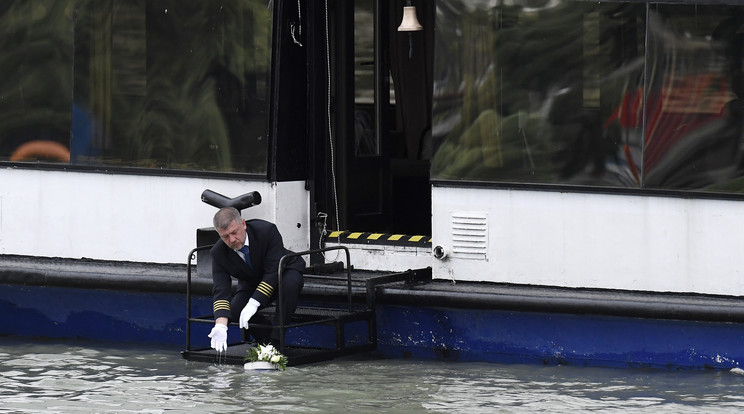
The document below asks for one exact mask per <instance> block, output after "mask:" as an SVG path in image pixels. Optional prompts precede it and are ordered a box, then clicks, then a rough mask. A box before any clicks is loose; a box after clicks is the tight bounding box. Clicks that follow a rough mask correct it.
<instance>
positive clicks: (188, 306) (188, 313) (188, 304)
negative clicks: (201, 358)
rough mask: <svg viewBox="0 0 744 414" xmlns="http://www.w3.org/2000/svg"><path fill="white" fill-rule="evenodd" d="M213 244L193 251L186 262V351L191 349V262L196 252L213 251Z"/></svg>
mask: <svg viewBox="0 0 744 414" xmlns="http://www.w3.org/2000/svg"><path fill="white" fill-rule="evenodd" d="M212 246H214V245H213V244H210V245H208V246H199V247H195V248H193V249H191V251H190V252H189V257H188V259H187V260H186V349H188V350H190V349H191V261H192V260H194V258H195V255H196V252H198V251H200V250H206V249H211V248H212Z"/></svg>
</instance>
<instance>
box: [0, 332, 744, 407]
mask: <svg viewBox="0 0 744 414" xmlns="http://www.w3.org/2000/svg"><path fill="white" fill-rule="evenodd" d="M0 374H2V375H1V377H0V412H2V413H31V412H33V413H165V412H168V413H191V412H193V413H208V412H213V413H231V412H235V413H375V414H379V413H468V414H472V413H535V412H556V413H558V412H560V413H565V412H569V411H570V412H571V413H572V414H578V413H589V412H602V413H605V412H618V413H620V412H622V413H632V412H639V413H699V412H706V413H714V412H737V411H741V410H744V376H741V375H737V374H735V373H732V372H730V371H660V370H645V369H630V368H628V369H604V368H586V367H571V366H542V365H508V364H486V363H451V362H441V361H411V360H399V359H378V358H373V357H354V358H351V359H342V360H336V361H330V362H324V363H318V364H312V365H304V366H299V367H290V368H287V370H286V371H283V372H281V371H270V372H267V371H245V370H244V369H243V367H242V366H235V365H217V364H211V363H204V362H189V361H185V360H183V359H182V358H181V356H180V354H179V349H176V348H171V347H161V346H148V347H142V346H141V345H134V346H122V345H111V344H107V343H99V342H93V343H88V342H79V341H75V342H44V341H30V340H24V339H18V338H8V337H0Z"/></svg>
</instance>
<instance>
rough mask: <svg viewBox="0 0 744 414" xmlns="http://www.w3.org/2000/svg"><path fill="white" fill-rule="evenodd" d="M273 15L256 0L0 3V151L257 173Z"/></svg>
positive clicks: (32, 157) (24, 156) (79, 161)
mask: <svg viewBox="0 0 744 414" xmlns="http://www.w3.org/2000/svg"><path fill="white" fill-rule="evenodd" d="M271 17H272V16H271V8H267V6H266V2H264V1H259V0H224V1H202V0H159V1H154V0H127V1H124V0H122V1H113V0H79V1H73V0H64V1H60V0H57V1H54V0H47V1H34V2H29V1H25V0H16V1H4V2H2V4H1V5H0V23H2V27H1V28H0V54H2V59H0V62H1V64H2V65H3V66H4V68H3V74H4V77H3V80H2V86H0V106H1V107H2V108H1V109H0V113H2V114H3V115H2V117H3V118H2V121H0V159H2V160H12V161H37V160H43V161H52V162H63V163H67V162H69V163H70V164H73V165H95V166H112V167H117V166H119V167H141V168H153V169H176V170H199V171H217V172H250V173H265V172H266V163H267V148H268V145H267V131H268V126H267V125H268V122H267V118H268V85H267V83H268V79H269V65H270V55H271V50H270V49H271ZM19 149H20V151H19ZM52 149H54V151H55V152H51V153H48V154H47V153H45V152H44V151H50V150H52ZM60 149H61V151H63V152H65V151H66V152H67V154H68V156H69V161H68V160H67V159H65V158H64V157H61V156H59V155H60V152H59V151H60ZM14 154H15V155H14Z"/></svg>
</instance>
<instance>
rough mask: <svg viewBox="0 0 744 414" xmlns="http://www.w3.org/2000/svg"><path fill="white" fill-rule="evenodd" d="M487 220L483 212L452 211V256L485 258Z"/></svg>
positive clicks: (486, 249)
mask: <svg viewBox="0 0 744 414" xmlns="http://www.w3.org/2000/svg"><path fill="white" fill-rule="evenodd" d="M487 251H488V220H487V216H486V214H485V213H472V212H454V213H452V256H454V257H461V258H467V259H477V260H486V258H487V257H486V253H487Z"/></svg>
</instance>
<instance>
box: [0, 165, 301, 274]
mask: <svg viewBox="0 0 744 414" xmlns="http://www.w3.org/2000/svg"><path fill="white" fill-rule="evenodd" d="M205 189H210V190H213V191H216V192H218V193H220V194H223V195H225V196H227V197H235V196H238V195H241V194H245V193H248V192H251V191H258V192H260V193H261V196H262V199H263V201H262V203H261V204H260V205H258V206H255V207H252V208H250V209H247V210H245V211H244V212H243V215H244V217H246V218H251V217H257V218H263V219H266V220H270V221H273V222H275V223H277V225H278V226H279V230H280V231H281V233H282V236H283V238H284V243H285V245H286V246H287V248H289V249H292V250H305V249H307V248H308V246H309V236H308V233H309V232H308V226H309V208H308V203H309V195H308V192H307V191H306V190H305V189H304V183H303V182H289V183H273V184H272V183H268V182H265V181H243V180H234V179H231V180H222V179H207V178H204V179H201V178H180V177H153V176H139V175H121V174H116V175H114V174H105V173H81V172H64V171H61V172H50V171H39V170H23V169H13V168H7V169H2V170H0V254H9V255H29V256H45V257H64V258H82V257H86V258H92V259H102V260H126V261H136V262H149V263H185V262H186V259H187V256H188V253H189V251H190V250H191V249H192V248H194V247H195V245H196V229H197V228H204V227H211V226H212V216H213V215H214V213H215V212H216V209H215V208H214V207H212V206H210V205H208V204H205V203H203V202H202V201H201V193H202V191H204V190H205ZM278 218H281V221H280V220H278ZM298 224H299V228H298Z"/></svg>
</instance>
